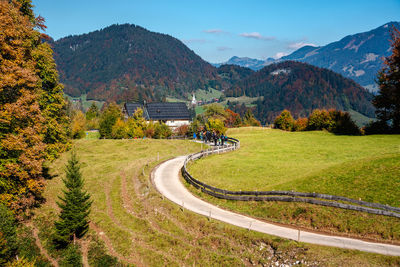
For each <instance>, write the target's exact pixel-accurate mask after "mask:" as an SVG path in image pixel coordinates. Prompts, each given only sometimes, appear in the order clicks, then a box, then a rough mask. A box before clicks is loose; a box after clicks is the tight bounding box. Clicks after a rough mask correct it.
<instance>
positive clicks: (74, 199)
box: [55, 152, 92, 247]
mask: <svg viewBox="0 0 400 267" xmlns="http://www.w3.org/2000/svg"><path fill="white" fill-rule="evenodd" d="M65 172H66V178H65V179H63V182H64V185H65V187H66V190H63V193H64V197H59V199H60V200H61V202H57V205H58V206H59V207H60V208H61V214H60V215H59V221H57V222H55V227H56V236H55V241H56V243H57V244H58V245H59V246H61V247H62V246H66V245H67V244H68V243H69V242H70V241H71V240H74V241H75V238H81V237H82V236H84V235H85V233H86V232H87V230H88V228H89V220H88V217H89V213H90V206H91V205H92V201H91V200H90V195H89V194H88V193H87V192H85V191H83V185H84V180H83V179H82V174H81V172H80V165H79V161H78V159H77V158H76V154H75V153H74V152H73V153H72V156H71V158H70V159H69V160H68V164H67V165H66V170H65Z"/></svg>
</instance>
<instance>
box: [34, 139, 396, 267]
mask: <svg viewBox="0 0 400 267" xmlns="http://www.w3.org/2000/svg"><path fill="white" fill-rule="evenodd" d="M73 149H74V150H75V151H76V152H77V154H78V157H79V158H80V162H81V165H82V173H83V177H84V178H85V180H86V189H87V190H88V192H89V193H90V194H91V197H92V200H93V201H94V202H93V206H92V212H91V216H90V217H91V218H90V219H91V224H90V231H89V234H88V236H87V237H86V238H85V239H84V240H83V241H81V242H80V246H81V248H82V251H83V255H84V259H85V258H87V261H88V263H89V264H90V265H92V266H107V265H106V264H105V263H104V261H102V262H101V263H99V261H96V257H98V256H99V255H103V256H104V255H106V254H109V255H110V256H112V257H113V259H118V260H119V261H120V262H122V263H124V264H128V265H133V266H135V265H139V266H189V265H190V266H192V265H193V266H194V265H200V266H226V265H231V266H249V265H271V264H273V263H275V262H280V263H284V262H286V263H295V262H296V261H298V262H301V263H303V264H304V265H314V266H315V265H325V266H338V265H342V266H343V265H352V266H368V265H369V266H383V265H393V266H394V265H398V264H400V259H399V257H397V258H396V257H388V256H382V255H376V254H370V253H363V252H358V251H348V250H343V249H336V248H328V247H320V246H314V245H308V244H302V243H297V242H294V241H288V240H283V239H280V238H275V237H271V236H268V235H264V234H260V233H256V232H252V231H247V230H245V229H241V228H237V227H234V226H230V225H228V224H225V223H221V222H218V221H214V220H208V219H207V218H205V217H203V216H199V215H196V214H193V213H191V212H189V211H187V210H181V209H180V208H179V207H178V206H176V205H174V204H172V203H171V202H169V201H168V200H165V199H163V198H162V197H161V196H160V195H159V194H158V192H156V190H155V189H154V187H153V186H152V185H151V182H150V178H149V174H150V171H151V170H152V169H153V168H154V167H155V166H156V165H157V164H159V163H160V162H161V161H163V160H166V159H168V158H171V157H174V156H177V155H182V154H185V153H191V152H194V151H198V150H199V149H200V144H197V143H193V142H189V141H179V140H151V139H145V140H84V139H82V140H78V141H75V142H74V148H73ZM68 157H69V153H65V154H63V155H62V157H61V158H59V159H58V160H56V161H55V162H53V163H52V164H51V165H50V174H51V175H52V177H53V178H52V179H50V180H47V181H46V183H47V184H46V191H45V197H46V199H47V201H46V202H45V203H44V204H43V205H42V206H41V208H39V209H38V210H37V211H36V216H35V218H34V220H33V221H34V225H35V226H36V228H38V229H39V237H40V239H41V243H42V244H43V246H44V247H45V248H46V249H47V250H48V251H49V253H50V255H51V256H52V257H53V258H55V259H59V258H60V257H61V256H62V255H59V254H58V252H57V251H55V250H54V249H52V246H51V236H52V232H53V231H54V230H53V229H54V228H53V223H54V221H55V220H56V219H57V212H58V207H57V205H56V201H57V196H59V195H60V193H61V190H62V187H63V186H62V181H61V179H62V178H63V177H64V165H65V163H66V161H67V159H68ZM96 255H97V256H96ZM108 262H110V261H108ZM113 265H115V262H114V263H113V264H109V266H113Z"/></svg>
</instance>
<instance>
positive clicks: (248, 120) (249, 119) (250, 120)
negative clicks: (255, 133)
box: [243, 109, 261, 126]
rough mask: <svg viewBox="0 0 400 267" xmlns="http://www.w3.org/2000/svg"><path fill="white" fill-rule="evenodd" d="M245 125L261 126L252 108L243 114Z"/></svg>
mask: <svg viewBox="0 0 400 267" xmlns="http://www.w3.org/2000/svg"><path fill="white" fill-rule="evenodd" d="M243 126H261V123H260V122H259V121H258V120H257V119H256V118H255V117H254V114H253V112H252V111H251V110H250V109H248V110H247V111H246V113H245V114H244V116H243Z"/></svg>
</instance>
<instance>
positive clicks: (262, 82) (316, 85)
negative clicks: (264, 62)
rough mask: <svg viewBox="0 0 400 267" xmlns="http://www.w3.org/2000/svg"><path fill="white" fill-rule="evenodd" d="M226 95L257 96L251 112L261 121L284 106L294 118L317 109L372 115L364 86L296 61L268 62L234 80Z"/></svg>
mask: <svg viewBox="0 0 400 267" xmlns="http://www.w3.org/2000/svg"><path fill="white" fill-rule="evenodd" d="M225 95H226V96H227V97H240V96H243V95H245V96H248V97H253V98H257V100H256V101H255V102H254V104H256V108H255V110H254V112H255V115H256V117H258V118H259V119H260V120H262V122H271V121H273V120H274V118H275V117H276V116H277V115H279V113H280V112H281V111H282V110H284V109H288V110H290V111H291V112H292V114H293V116H294V117H296V118H297V117H306V116H308V115H310V113H311V112H312V110H314V109H317V108H319V109H321V108H325V109H330V108H334V109H339V110H346V111H351V110H355V111H357V112H359V113H361V114H364V115H366V116H368V117H373V116H374V107H373V106H372V104H371V100H372V94H371V93H369V92H368V91H367V90H365V89H364V88H363V87H361V86H360V85H358V84H357V83H355V82H354V81H353V80H351V79H348V78H344V77H343V76H342V75H340V74H338V73H336V72H334V71H331V70H328V69H325V68H319V67H315V66H312V65H310V64H307V63H303V62H298V61H283V62H280V63H273V64H270V65H268V66H266V67H264V68H262V69H261V70H259V71H257V72H254V73H253V74H251V75H248V76H247V77H245V78H244V79H241V80H240V81H238V82H237V83H235V84H234V85H233V86H232V87H230V88H229V89H228V90H226V91H225Z"/></svg>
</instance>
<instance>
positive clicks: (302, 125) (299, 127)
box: [293, 118, 308, 132]
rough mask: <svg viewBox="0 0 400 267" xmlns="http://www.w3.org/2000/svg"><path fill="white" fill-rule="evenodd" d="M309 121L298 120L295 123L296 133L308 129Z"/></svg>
mask: <svg viewBox="0 0 400 267" xmlns="http://www.w3.org/2000/svg"><path fill="white" fill-rule="evenodd" d="M307 125H308V119H307V118H298V119H297V120H296V121H295V122H294V128H293V130H294V131H297V132H298V131H305V130H306V129H307Z"/></svg>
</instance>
